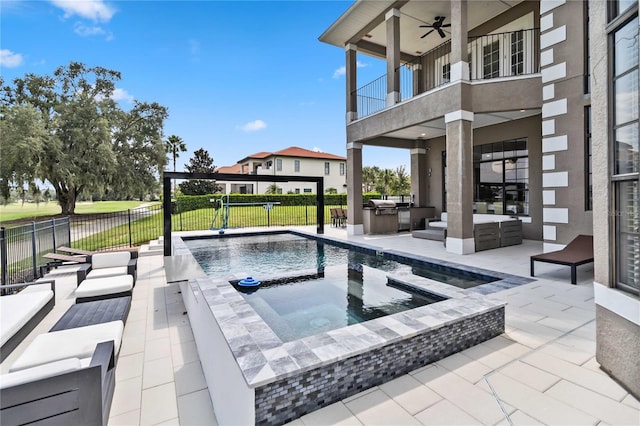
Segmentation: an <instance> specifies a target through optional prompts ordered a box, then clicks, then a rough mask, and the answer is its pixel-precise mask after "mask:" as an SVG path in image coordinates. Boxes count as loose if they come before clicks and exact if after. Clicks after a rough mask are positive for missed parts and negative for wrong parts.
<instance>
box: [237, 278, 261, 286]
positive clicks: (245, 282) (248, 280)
mask: <svg viewBox="0 0 640 426" xmlns="http://www.w3.org/2000/svg"><path fill="white" fill-rule="evenodd" d="M238 285H239V286H241V287H258V286H259V285H260V281H256V280H254V279H253V277H247V278H245V279H243V280H240V281H238Z"/></svg>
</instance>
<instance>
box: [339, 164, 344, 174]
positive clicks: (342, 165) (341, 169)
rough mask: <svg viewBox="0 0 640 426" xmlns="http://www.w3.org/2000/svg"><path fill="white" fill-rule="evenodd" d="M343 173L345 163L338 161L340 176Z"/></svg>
mask: <svg viewBox="0 0 640 426" xmlns="http://www.w3.org/2000/svg"><path fill="white" fill-rule="evenodd" d="M344 174H345V164H344V163H340V176H344Z"/></svg>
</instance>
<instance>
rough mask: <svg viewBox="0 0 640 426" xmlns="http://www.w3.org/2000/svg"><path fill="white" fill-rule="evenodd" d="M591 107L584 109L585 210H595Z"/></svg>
mask: <svg viewBox="0 0 640 426" xmlns="http://www.w3.org/2000/svg"><path fill="white" fill-rule="evenodd" d="M592 149H593V147H592V143H591V106H587V107H585V108H584V154H585V160H584V162H585V168H584V171H585V178H584V181H585V182H584V183H585V197H584V198H585V201H584V202H585V210H593V169H592V165H591V164H592V163H591V155H592Z"/></svg>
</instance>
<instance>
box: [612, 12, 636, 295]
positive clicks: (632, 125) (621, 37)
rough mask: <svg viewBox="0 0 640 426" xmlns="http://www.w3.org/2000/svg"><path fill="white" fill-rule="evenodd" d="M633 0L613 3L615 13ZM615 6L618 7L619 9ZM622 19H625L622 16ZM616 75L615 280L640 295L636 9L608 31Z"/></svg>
mask: <svg viewBox="0 0 640 426" xmlns="http://www.w3.org/2000/svg"><path fill="white" fill-rule="evenodd" d="M632 3H634V2H630V1H623V0H619V1H618V2H612V4H613V6H614V12H617V14H618V15H619V14H620V12H624V11H625V10H627V9H629V8H630V7H631V4H632ZM616 7H617V9H616ZM621 19H624V17H623V18H621ZM610 37H611V39H612V40H611V41H612V45H613V52H612V55H610V61H611V69H612V70H613V78H612V82H611V86H610V90H609V96H610V99H611V107H612V110H613V116H612V118H611V120H610V123H609V126H610V134H611V135H612V138H611V142H610V143H611V144H612V145H613V147H612V148H613V162H614V164H613V165H612V166H613V167H612V169H613V176H612V177H611V180H612V182H613V187H614V191H613V197H614V208H615V211H614V214H613V217H614V225H615V235H614V238H615V241H614V242H612V245H613V246H614V247H615V263H616V268H615V275H616V277H615V282H616V283H617V287H618V288H620V289H621V290H625V291H629V292H631V293H634V294H640V158H639V142H638V138H639V137H640V114H639V111H638V109H639V101H640V99H639V97H640V94H639V92H640V89H639V85H640V84H639V79H640V75H639V74H640V71H639V61H638V13H637V11H636V12H635V15H634V16H633V17H632V18H630V19H627V20H626V21H624V22H620V23H619V24H617V23H615V24H614V28H612V29H611V33H610Z"/></svg>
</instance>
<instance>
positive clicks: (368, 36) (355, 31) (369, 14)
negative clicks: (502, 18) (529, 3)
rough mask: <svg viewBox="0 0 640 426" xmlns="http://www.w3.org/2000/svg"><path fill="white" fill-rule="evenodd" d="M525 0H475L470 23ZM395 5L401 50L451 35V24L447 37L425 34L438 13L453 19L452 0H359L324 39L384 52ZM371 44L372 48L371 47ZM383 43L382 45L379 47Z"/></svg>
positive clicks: (413, 51)
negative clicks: (388, 13) (387, 20)
mask: <svg viewBox="0 0 640 426" xmlns="http://www.w3.org/2000/svg"><path fill="white" fill-rule="evenodd" d="M521 1H522V0H474V1H469V3H468V26H469V29H470V30H471V29H473V28H475V27H477V26H478V25H480V24H482V23H484V22H486V21H488V20H489V19H491V18H493V17H495V16H496V15H499V14H501V13H503V12H504V11H506V10H508V9H510V8H511V7H513V6H515V5H517V4H518V3H520V2H521ZM392 6H395V7H399V10H400V14H401V16H400V50H401V51H402V53H404V54H407V55H411V56H419V55H421V54H423V53H425V52H427V51H429V50H431V49H433V48H434V47H436V46H438V45H440V44H442V43H443V42H445V41H447V40H449V39H450V38H451V35H450V33H449V32H450V31H449V30H450V28H444V30H445V34H446V38H444V39H443V38H441V37H440V36H439V35H438V33H437V32H435V31H434V32H433V33H431V34H429V35H428V36H426V37H424V38H421V36H422V35H424V34H425V33H426V32H428V31H429V28H420V25H431V24H432V23H433V21H434V20H435V17H436V16H445V17H446V19H445V21H444V23H445V24H449V23H451V10H450V9H451V6H450V2H449V1H424V0H423V1H415V0H414V1H408V2H407V1H393V0H384V1H357V2H356V3H354V4H353V5H352V6H351V7H350V8H349V9H348V10H347V11H346V12H345V13H344V14H343V15H342V16H341V17H340V18H339V19H338V20H337V21H336V22H335V23H334V24H333V25H331V27H329V28H328V29H327V30H326V31H325V32H324V33H323V34H322V35H321V36H320V37H319V39H320V41H323V42H325V43H329V44H332V45H334V46H338V47H344V46H345V45H346V44H348V43H354V44H358V43H359V42H362V43H360V46H359V47H365V48H364V49H361V50H362V51H363V52H365V53H368V54H371V55H374V56H380V52H384V47H385V46H386V44H387V37H386V25H385V21H384V14H385V13H386V11H387V10H389V9H390V8H391V7H392ZM454 25H455V24H454ZM367 47H370V48H367ZM376 47H382V49H376Z"/></svg>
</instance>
